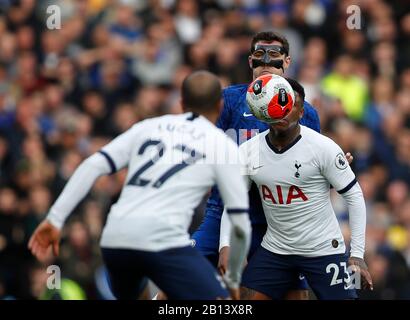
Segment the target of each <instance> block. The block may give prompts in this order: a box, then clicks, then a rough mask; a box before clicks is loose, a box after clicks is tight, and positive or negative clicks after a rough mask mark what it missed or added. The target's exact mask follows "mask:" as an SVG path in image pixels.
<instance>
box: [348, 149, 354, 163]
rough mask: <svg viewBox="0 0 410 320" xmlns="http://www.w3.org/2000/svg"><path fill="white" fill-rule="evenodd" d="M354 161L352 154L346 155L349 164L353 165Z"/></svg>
mask: <svg viewBox="0 0 410 320" xmlns="http://www.w3.org/2000/svg"><path fill="white" fill-rule="evenodd" d="M353 159H354V158H353V156H352V154H351V153H350V152H348V153H346V160H347V162H349V164H352V162H353Z"/></svg>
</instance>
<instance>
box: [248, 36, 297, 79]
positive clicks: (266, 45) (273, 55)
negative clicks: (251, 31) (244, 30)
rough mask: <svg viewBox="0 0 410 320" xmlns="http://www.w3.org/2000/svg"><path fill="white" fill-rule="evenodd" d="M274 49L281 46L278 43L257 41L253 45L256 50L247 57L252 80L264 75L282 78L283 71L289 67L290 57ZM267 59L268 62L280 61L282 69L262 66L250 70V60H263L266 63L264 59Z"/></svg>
mask: <svg viewBox="0 0 410 320" xmlns="http://www.w3.org/2000/svg"><path fill="white" fill-rule="evenodd" d="M275 47H281V48H283V45H282V44H281V43H280V42H279V41H272V42H266V41H259V42H257V43H256V44H255V48H256V50H254V52H253V53H252V54H251V55H250V56H249V57H248V61H249V66H250V68H251V69H252V70H253V79H256V78H257V77H259V76H261V75H264V74H276V75H279V76H282V75H283V73H284V70H286V69H287V68H288V67H289V64H290V56H288V55H286V53H281V52H279V51H278V50H275ZM269 58H270V60H282V63H283V64H282V66H283V69H282V68H281V67H275V66H269V65H264V64H262V65H260V66H257V67H256V68H252V66H253V62H252V60H255V59H256V60H263V59H265V61H266V59H269Z"/></svg>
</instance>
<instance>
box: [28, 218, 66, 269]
mask: <svg viewBox="0 0 410 320" xmlns="http://www.w3.org/2000/svg"><path fill="white" fill-rule="evenodd" d="M60 236H61V232H60V230H59V229H58V228H56V227H55V226H53V225H52V224H51V223H50V222H48V221H47V220H44V221H43V222H42V223H40V225H39V226H38V227H37V229H36V230H35V231H34V233H33V235H32V236H31V238H30V241H29V242H28V248H29V249H30V251H31V253H32V254H33V255H34V256H35V257H36V258H37V259H38V260H40V261H45V260H46V259H47V258H48V257H49V256H50V251H51V250H52V252H53V254H54V256H56V257H57V256H58V254H59V251H60V245H59V242H60Z"/></svg>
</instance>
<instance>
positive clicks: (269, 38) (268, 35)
mask: <svg viewBox="0 0 410 320" xmlns="http://www.w3.org/2000/svg"><path fill="white" fill-rule="evenodd" d="M260 41H266V42H273V41H278V42H280V43H281V44H282V46H283V48H284V49H285V54H286V55H289V41H288V39H286V37H285V36H283V35H281V34H280V33H278V32H275V31H261V32H258V33H257V34H255V35H254V36H253V38H252V43H251V53H252V52H253V51H254V50H255V45H256V43H257V42H260Z"/></svg>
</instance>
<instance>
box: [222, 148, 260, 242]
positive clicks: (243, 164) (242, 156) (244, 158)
mask: <svg viewBox="0 0 410 320" xmlns="http://www.w3.org/2000/svg"><path fill="white" fill-rule="evenodd" d="M247 152H248V148H247V143H243V144H242V145H241V146H239V165H240V171H241V175H242V177H243V180H244V181H245V186H246V188H247V190H248V191H249V189H250V187H251V183H252V181H251V179H250V178H249V172H250V168H249V161H248V155H247ZM230 235H231V221H230V220H229V215H228V213H227V206H225V208H224V211H223V213H222V217H221V226H220V232H219V250H221V249H222V248H223V247H227V246H229V243H230Z"/></svg>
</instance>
